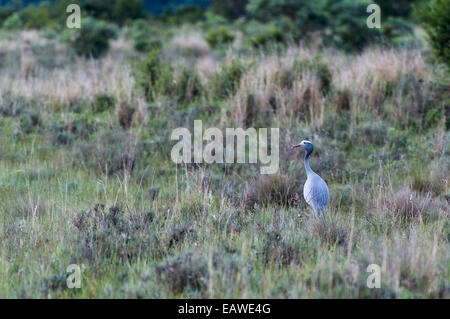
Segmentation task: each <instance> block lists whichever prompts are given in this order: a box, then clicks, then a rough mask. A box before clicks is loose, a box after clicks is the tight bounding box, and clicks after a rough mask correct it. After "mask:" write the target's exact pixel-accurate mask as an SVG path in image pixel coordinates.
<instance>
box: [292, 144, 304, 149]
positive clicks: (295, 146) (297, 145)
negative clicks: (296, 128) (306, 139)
mask: <svg viewBox="0 0 450 319" xmlns="http://www.w3.org/2000/svg"><path fill="white" fill-rule="evenodd" d="M301 146H302V144H295V145H292V148H297V147H301Z"/></svg>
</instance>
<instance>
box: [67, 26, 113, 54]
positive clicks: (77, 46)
mask: <svg viewBox="0 0 450 319" xmlns="http://www.w3.org/2000/svg"><path fill="white" fill-rule="evenodd" d="M81 23H82V28H80V29H68V30H67V31H66V34H65V38H66V41H67V42H68V44H69V45H70V46H71V47H72V48H73V49H74V50H75V52H76V53H77V54H78V55H81V56H85V57H91V56H92V57H93V58H99V57H101V56H103V55H105V54H106V53H107V52H108V49H109V42H110V40H111V39H115V38H116V37H117V28H116V26H114V25H113V24H110V23H107V22H104V21H100V20H95V19H93V18H91V17H88V18H86V19H84V20H83V21H82V22H81Z"/></svg>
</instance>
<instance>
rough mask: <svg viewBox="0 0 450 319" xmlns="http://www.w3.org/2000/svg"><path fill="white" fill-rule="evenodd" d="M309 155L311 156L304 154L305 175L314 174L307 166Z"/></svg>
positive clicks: (308, 153) (307, 153)
mask: <svg viewBox="0 0 450 319" xmlns="http://www.w3.org/2000/svg"><path fill="white" fill-rule="evenodd" d="M309 155H311V152H306V154H305V169H306V174H307V175H309V174H312V173H314V172H313V170H312V169H311V167H310V166H309Z"/></svg>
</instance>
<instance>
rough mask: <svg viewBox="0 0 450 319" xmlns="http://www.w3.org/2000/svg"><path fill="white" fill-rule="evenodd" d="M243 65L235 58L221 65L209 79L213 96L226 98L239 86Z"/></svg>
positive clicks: (243, 69)
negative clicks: (227, 63)
mask: <svg viewBox="0 0 450 319" xmlns="http://www.w3.org/2000/svg"><path fill="white" fill-rule="evenodd" d="M244 71H245V67H244V66H243V65H242V63H240V62H239V61H237V60H234V61H232V62H231V63H230V64H229V65H225V66H223V67H222V68H221V69H220V70H219V71H218V72H217V73H216V74H215V75H214V77H213V78H212V79H211V82H210V86H211V90H212V93H213V96H214V97H219V98H226V97H227V96H228V95H233V94H234V93H235V92H236V90H237V89H238V88H239V83H240V80H241V77H242V75H243V74H244Z"/></svg>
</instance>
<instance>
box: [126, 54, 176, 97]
mask: <svg viewBox="0 0 450 319" xmlns="http://www.w3.org/2000/svg"><path fill="white" fill-rule="evenodd" d="M135 74H136V85H137V86H138V87H139V88H141V89H142V90H143V91H144V94H145V96H146V97H147V99H148V100H152V99H153V98H154V97H155V96H157V95H158V94H162V95H165V94H168V93H170V90H171V88H172V85H173V83H172V82H173V70H172V67H171V66H170V65H169V64H167V63H165V62H163V60H162V58H161V52H160V50H159V49H152V50H151V51H150V52H149V53H148V54H147V55H146V56H145V58H144V59H143V60H142V61H141V62H139V63H137V64H136V65H135Z"/></svg>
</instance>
